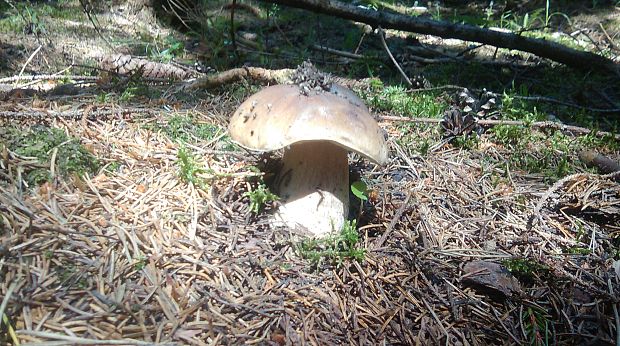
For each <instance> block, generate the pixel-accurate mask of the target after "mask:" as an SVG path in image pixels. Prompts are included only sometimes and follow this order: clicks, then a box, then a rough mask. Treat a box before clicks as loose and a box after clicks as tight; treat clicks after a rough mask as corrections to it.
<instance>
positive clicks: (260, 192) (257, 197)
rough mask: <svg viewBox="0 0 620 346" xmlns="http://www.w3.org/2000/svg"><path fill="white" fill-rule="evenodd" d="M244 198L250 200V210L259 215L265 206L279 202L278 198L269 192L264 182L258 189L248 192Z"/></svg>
mask: <svg viewBox="0 0 620 346" xmlns="http://www.w3.org/2000/svg"><path fill="white" fill-rule="evenodd" d="M243 196H244V197H248V198H249V199H250V210H251V211H252V212H253V213H255V214H258V212H259V211H260V209H261V208H262V207H263V205H265V204H267V203H268V202H273V201H277V200H278V196H276V195H275V194H273V193H272V192H271V191H269V188H267V186H265V184H264V183H262V182H261V183H260V184H258V186H257V187H256V189H254V190H251V191H247V192H246V193H244V194H243Z"/></svg>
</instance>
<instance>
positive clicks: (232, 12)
mask: <svg viewBox="0 0 620 346" xmlns="http://www.w3.org/2000/svg"><path fill="white" fill-rule="evenodd" d="M235 7H237V0H232V6H231V7H230V39H231V41H232V47H233V52H234V54H235V60H239V53H238V52H237V39H236V35H235Z"/></svg>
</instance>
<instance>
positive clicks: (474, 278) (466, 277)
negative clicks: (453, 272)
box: [461, 261, 521, 298]
mask: <svg viewBox="0 0 620 346" xmlns="http://www.w3.org/2000/svg"><path fill="white" fill-rule="evenodd" d="M463 271H464V274H463V277H462V278H461V280H462V282H463V284H466V285H470V286H472V287H473V288H474V289H476V290H478V291H481V293H485V294H488V295H489V296H503V298H510V297H512V296H513V295H515V294H520V293H521V285H520V284H519V280H517V279H516V278H515V277H514V276H512V274H511V273H510V272H509V271H508V269H506V267H504V266H503V265H501V264H498V263H494V262H486V261H473V262H469V263H467V264H465V267H464V268H463Z"/></svg>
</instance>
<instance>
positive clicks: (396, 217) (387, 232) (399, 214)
mask: <svg viewBox="0 0 620 346" xmlns="http://www.w3.org/2000/svg"><path fill="white" fill-rule="evenodd" d="M410 199H411V191H409V193H408V194H407V197H406V198H405V201H404V202H403V204H402V205H401V206H400V208H398V210H397V211H396V214H394V217H393V218H392V221H390V224H389V225H388V227H387V229H386V230H385V232H383V234H382V235H381V238H379V240H377V241H376V242H375V243H374V245H373V249H374V250H377V249H379V248H381V246H383V243H384V242H385V240H386V239H387V238H388V237H389V236H390V234H391V233H392V231H393V230H394V227H395V226H396V223H398V221H399V220H400V218H401V217H402V216H403V213H404V212H405V209H407V206H408V205H409V200H410Z"/></svg>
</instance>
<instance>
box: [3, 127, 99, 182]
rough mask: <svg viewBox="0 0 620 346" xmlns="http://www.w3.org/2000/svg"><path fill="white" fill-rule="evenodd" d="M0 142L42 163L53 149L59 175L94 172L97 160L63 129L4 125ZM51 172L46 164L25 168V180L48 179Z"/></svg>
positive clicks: (41, 180)
mask: <svg viewBox="0 0 620 346" xmlns="http://www.w3.org/2000/svg"><path fill="white" fill-rule="evenodd" d="M0 138H1V140H2V142H4V144H5V145H6V146H7V147H8V148H9V150H11V151H13V152H15V153H16V154H18V155H21V156H25V157H34V158H36V159H37V160H38V161H39V162H40V163H42V164H44V165H48V166H49V164H50V159H51V156H52V153H53V151H54V150H56V155H55V160H56V161H55V167H56V170H57V172H59V173H60V174H61V175H62V176H67V175H69V174H77V175H79V176H81V175H84V174H96V173H97V171H98V170H99V161H98V160H97V158H96V157H95V156H94V155H93V154H91V153H90V152H89V151H88V150H86V148H84V146H83V145H82V144H81V143H80V141H79V140H78V139H76V138H73V137H70V136H68V135H67V134H66V133H65V132H64V131H63V130H61V129H57V128H49V127H46V126H41V125H38V126H33V127H31V128H27V129H21V128H17V127H7V128H3V129H0ZM50 177H51V173H50V170H49V168H48V167H45V168H35V169H31V170H29V171H27V172H26V181H27V183H29V184H34V185H36V184H41V183H43V182H45V181H48V180H49V179H50Z"/></svg>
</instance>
